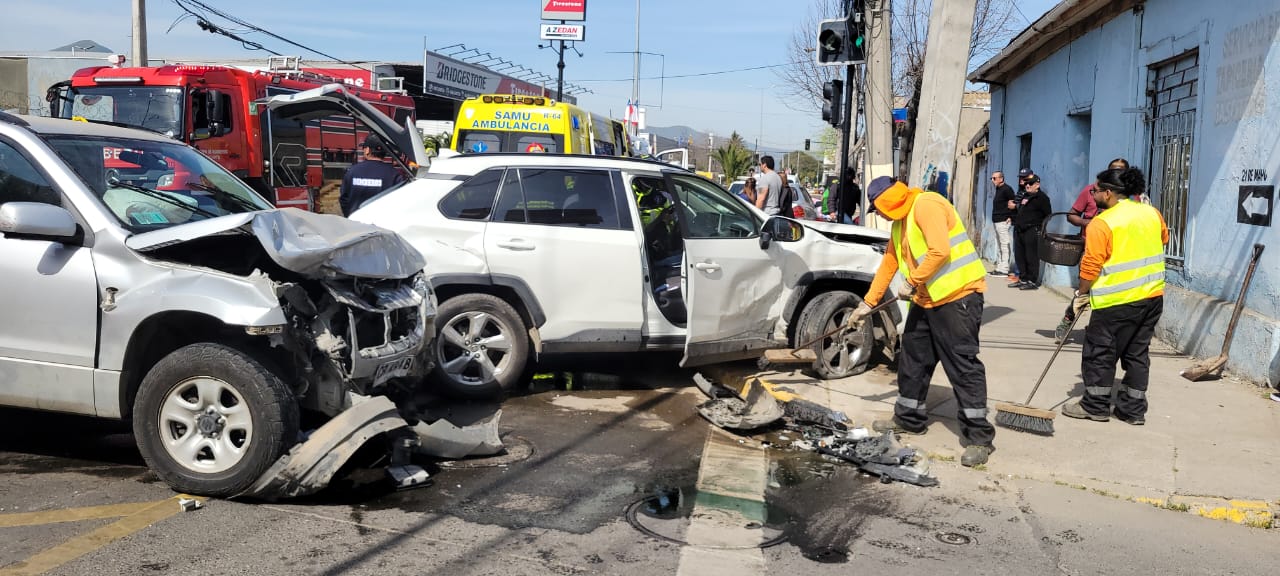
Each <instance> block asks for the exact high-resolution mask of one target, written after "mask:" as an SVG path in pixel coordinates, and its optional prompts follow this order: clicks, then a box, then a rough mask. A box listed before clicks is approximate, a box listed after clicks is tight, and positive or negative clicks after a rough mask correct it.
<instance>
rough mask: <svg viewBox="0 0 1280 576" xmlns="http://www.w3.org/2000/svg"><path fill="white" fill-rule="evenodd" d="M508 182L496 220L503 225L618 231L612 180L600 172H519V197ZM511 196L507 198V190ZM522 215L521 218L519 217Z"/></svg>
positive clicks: (541, 170) (510, 181) (532, 170)
mask: <svg viewBox="0 0 1280 576" xmlns="http://www.w3.org/2000/svg"><path fill="white" fill-rule="evenodd" d="M515 184H516V183H515V182H513V181H512V180H511V178H508V181H507V183H506V184H505V185H504V186H503V194H502V195H503V199H502V202H501V203H500V207H499V213H498V217H499V218H500V219H501V220H502V221H506V222H528V223H531V224H543V225H552V226H580V227H584V228H601V229H606V230H617V229H619V227H620V226H619V223H618V205H617V202H615V201H614V191H613V179H612V178H611V177H610V174H609V172H606V171H603V170H562V169H554V168H521V169H520V177H519V186H518V189H519V191H520V194H521V195H520V196H519V197H517V196H516V194H515V190H516V188H517V187H516V185H515ZM508 189H511V191H512V193H511V194H508V193H507V190H508ZM521 212H523V216H521V215H520V213H521Z"/></svg>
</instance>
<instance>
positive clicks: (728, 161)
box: [712, 132, 752, 181]
mask: <svg viewBox="0 0 1280 576" xmlns="http://www.w3.org/2000/svg"><path fill="white" fill-rule="evenodd" d="M712 156H713V157H714V158H715V159H716V162H719V163H720V167H721V168H722V169H723V170H724V179H725V180H726V181H733V180H734V179H736V178H737V177H739V176H742V175H745V174H746V173H747V170H750V169H751V159H752V155H751V151H750V150H748V149H747V147H746V145H745V143H744V142H743V141H742V136H740V135H738V133H737V132H734V133H733V135H732V136H730V137H729V141H728V142H726V143H725V145H724V146H721V147H719V148H716V151H715V153H714V154H712Z"/></svg>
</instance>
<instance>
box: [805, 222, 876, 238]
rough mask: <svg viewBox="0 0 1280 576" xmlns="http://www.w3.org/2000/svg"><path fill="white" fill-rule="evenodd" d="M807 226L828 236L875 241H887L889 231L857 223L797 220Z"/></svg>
mask: <svg viewBox="0 0 1280 576" xmlns="http://www.w3.org/2000/svg"><path fill="white" fill-rule="evenodd" d="M797 222H799V223H800V224H802V225H803V226H804V227H805V228H810V229H813V230H816V231H818V232H821V233H822V234H824V235H826V236H828V237H855V238H863V239H866V240H869V241H873V242H887V241H888V240H889V236H890V235H889V232H888V231H885V230H877V229H875V228H868V227H866V226H858V225H855V224H839V223H836V222H818V221H816V220H797Z"/></svg>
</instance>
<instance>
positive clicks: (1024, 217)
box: [1009, 174, 1053, 290]
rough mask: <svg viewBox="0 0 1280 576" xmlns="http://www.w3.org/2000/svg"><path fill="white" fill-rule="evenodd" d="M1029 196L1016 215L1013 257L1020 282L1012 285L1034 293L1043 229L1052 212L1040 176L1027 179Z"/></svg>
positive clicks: (1023, 199)
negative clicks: (1016, 262)
mask: <svg viewBox="0 0 1280 576" xmlns="http://www.w3.org/2000/svg"><path fill="white" fill-rule="evenodd" d="M1025 182H1026V186H1027V190H1026V192H1027V194H1026V196H1024V197H1023V198H1022V201H1021V203H1020V204H1019V205H1018V214H1017V215H1016V216H1014V219H1013V225H1014V228H1016V229H1017V233H1016V234H1015V236H1014V255H1015V256H1016V257H1017V260H1018V271H1019V273H1020V274H1021V276H1020V277H1019V280H1018V281H1017V282H1014V283H1012V284H1010V285H1009V287H1010V288H1019V289H1022V290H1035V289H1037V288H1039V287H1040V252H1039V241H1040V227H1041V226H1043V225H1044V220H1045V218H1048V217H1049V215H1050V214H1052V213H1053V206H1052V205H1051V203H1050V201H1049V196H1048V195H1047V194H1045V193H1044V192H1043V191H1041V190H1040V177H1039V176H1036V175H1035V174H1032V175H1030V176H1027V179H1026V181H1025Z"/></svg>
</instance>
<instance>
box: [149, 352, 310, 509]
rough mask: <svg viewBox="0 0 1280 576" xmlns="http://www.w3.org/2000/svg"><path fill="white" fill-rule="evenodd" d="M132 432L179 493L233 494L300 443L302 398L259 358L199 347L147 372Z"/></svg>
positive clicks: (176, 354)
mask: <svg viewBox="0 0 1280 576" xmlns="http://www.w3.org/2000/svg"><path fill="white" fill-rule="evenodd" d="M133 434H134V438H135V440H136V441H137V443H138V450H139V451H140V452H141V453H142V457H143V458H144V459H145V460H146V461H147V465H148V466H150V467H151V470H152V471H154V472H155V473H156V475H157V476H159V477H160V479H161V480H163V481H164V482H165V483H167V484H168V485H169V486H171V487H172V488H173V489H174V490H177V491H179V492H184V493H188V494H199V495H203V496H214V497H227V496H234V495H236V494H239V493H241V492H243V491H245V490H247V489H248V488H249V487H251V486H253V484H254V482H256V481H257V480H258V478H259V477H260V476H262V474H263V473H264V472H265V471H266V470H267V468H268V467H269V466H271V464H273V463H274V462H275V461H276V460H277V459H279V458H280V456H281V455H282V454H284V452H285V451H286V450H287V449H289V448H290V447H291V446H292V445H293V444H294V443H296V442H297V439H298V403H297V402H296V401H295V399H294V396H293V392H292V391H291V390H290V389H289V387H288V386H286V385H285V383H284V382H283V381H282V380H281V379H280V378H279V377H278V376H277V375H276V374H274V373H272V372H271V371H270V370H268V369H267V368H266V366H264V365H263V364H262V363H261V362H259V361H257V360H255V359H254V358H253V357H252V356H250V355H248V354H245V353H244V352H241V351H239V350H236V349H234V348H231V347H228V346H224V345H221V344H212V343H200V344H192V345H190V346H186V347H184V348H179V349H178V350H176V351H174V352H172V353H170V354H169V355H168V356H165V357H164V358H163V359H161V360H160V361H159V362H157V363H156V365H155V366H153V367H152V368H151V370H150V371H148V372H147V375H146V376H145V377H143V379H142V385H141V386H140V387H139V388H138V395H137V397H136V398H135V400H134V403H133ZM183 439H186V440H185V441H184V440H183Z"/></svg>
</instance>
